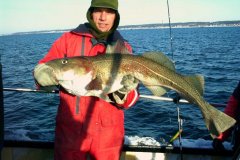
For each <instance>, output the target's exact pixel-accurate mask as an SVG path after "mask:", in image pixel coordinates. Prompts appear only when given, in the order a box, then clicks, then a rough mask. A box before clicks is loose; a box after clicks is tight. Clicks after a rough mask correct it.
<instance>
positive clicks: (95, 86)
mask: <svg viewBox="0 0 240 160" xmlns="http://www.w3.org/2000/svg"><path fill="white" fill-rule="evenodd" d="M101 84H102V80H101V79H100V78H98V77H96V78H94V79H93V80H92V81H91V82H90V83H89V84H88V85H87V86H86V87H85V89H86V90H102V89H103V88H102V85H101Z"/></svg>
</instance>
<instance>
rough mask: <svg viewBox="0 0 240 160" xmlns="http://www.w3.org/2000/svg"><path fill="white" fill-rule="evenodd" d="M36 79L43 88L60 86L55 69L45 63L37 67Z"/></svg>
mask: <svg viewBox="0 0 240 160" xmlns="http://www.w3.org/2000/svg"><path fill="white" fill-rule="evenodd" d="M34 78H35V79H36V81H37V82H38V83H39V84H40V85H41V86H49V85H58V83H57V80H56V74H55V71H54V69H53V68H52V67H50V66H48V65H46V64H44V63H42V64H38V65H37V66H36V67H35V69H34Z"/></svg>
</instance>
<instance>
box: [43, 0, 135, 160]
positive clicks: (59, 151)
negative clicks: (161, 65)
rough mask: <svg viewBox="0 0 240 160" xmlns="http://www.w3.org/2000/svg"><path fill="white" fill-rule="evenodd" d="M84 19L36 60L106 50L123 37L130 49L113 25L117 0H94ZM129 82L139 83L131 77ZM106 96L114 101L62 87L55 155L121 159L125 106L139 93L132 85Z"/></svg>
mask: <svg viewBox="0 0 240 160" xmlns="http://www.w3.org/2000/svg"><path fill="white" fill-rule="evenodd" d="M87 19H88V22H89V23H85V24H81V25H79V26H78V27H77V28H76V29H74V30H72V31H70V32H67V33H64V34H63V35H62V36H61V37H60V38H59V39H58V40H56V42H55V43H54V44H53V46H52V47H51V48H50V50H49V52H48V53H47V55H46V56H45V57H44V58H43V59H42V60H40V61H39V63H44V62H47V61H50V60H53V59H57V58H64V57H74V56H95V55H99V54H105V52H106V49H107V48H108V46H111V45H114V44H116V42H117V41H121V42H123V44H124V45H125V47H126V48H127V49H128V50H129V51H130V52H131V46H130V45H129V44H128V43H127V42H125V40H124V39H123V37H122V36H121V35H120V33H119V32H118V31H117V30H116V29H117V27H118V25H119V21H120V15H119V13H118V1H117V0H92V2H91V6H90V8H89V9H88V11H87ZM131 80H132V81H131ZM128 82H129V83H130V84H129V85H133V86H137V84H136V83H137V82H136V81H135V80H134V78H133V79H132V78H130V79H129V81H128ZM133 88H135V87H133ZM108 96H109V98H110V99H111V100H112V101H113V103H109V102H106V101H104V100H103V99H100V98H97V97H85V96H82V97H78V96H74V95H71V94H69V93H67V92H66V91H64V90H63V89H62V88H60V104H59V107H58V113H57V116H56V129H55V154H54V157H55V159H56V160H73V159H74V160H75V159H79V160H84V159H87V157H88V158H91V159H98V160H117V159H119V157H120V154H121V148H122V146H123V142H124V112H123V109H127V108H129V107H131V106H132V105H133V104H134V103H135V102H136V100H137V99H138V96H139V95H138V92H137V91H136V89H133V90H131V91H129V92H125V91H124V89H123V90H119V91H116V92H114V93H112V94H110V95H108Z"/></svg>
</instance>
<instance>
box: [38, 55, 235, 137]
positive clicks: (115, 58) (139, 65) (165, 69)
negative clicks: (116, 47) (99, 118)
mask: <svg viewBox="0 0 240 160" xmlns="http://www.w3.org/2000/svg"><path fill="white" fill-rule="evenodd" d="M129 75H131V76H133V77H134V78H135V79H137V80H138V81H139V82H141V83H142V84H143V85H144V86H145V87H146V88H148V89H149V90H150V91H151V92H152V93H153V94H154V95H155V96H161V95H163V94H164V93H165V92H166V91H167V90H168V89H172V90H175V91H176V92H178V93H179V94H180V95H181V96H183V97H184V98H185V99H186V100H188V101H189V102H190V103H192V104H195V105H197V106H199V108H200V110H201V113H202V116H203V118H204V120H205V124H206V127H207V128H208V130H209V132H210V134H211V135H212V136H215V135H216V136H218V135H219V134H220V133H222V132H224V131H225V130H227V129H228V128H230V127H231V126H233V125H234V123H235V120H234V119H233V118H231V117H230V116H228V115H226V114H225V113H223V112H221V111H219V110H217V109H216V108H214V107H213V106H211V105H210V104H209V103H208V102H206V101H205V100H204V99H203V97H202V95H203V85H204V84H203V83H204V82H203V81H204V80H203V78H202V77H201V76H200V75H196V76H183V75H181V74H179V73H177V72H176V71H175V67H174V64H173V63H172V61H171V60H170V59H168V58H167V56H165V55H164V54H162V53H145V54H143V55H130V54H104V55H98V56H93V57H84V56H81V57H72V58H63V59H56V60H52V61H49V62H47V63H43V64H38V65H37V66H36V67H35V69H34V77H35V80H36V81H37V83H39V85H41V86H43V87H47V86H54V85H60V86H61V87H63V88H64V89H65V90H66V91H68V92H69V93H71V94H73V95H78V96H97V97H100V98H103V99H105V100H107V98H106V96H105V95H107V94H109V93H112V92H114V91H117V90H119V89H121V88H122V87H124V85H123V84H122V80H123V78H124V77H126V76H129Z"/></svg>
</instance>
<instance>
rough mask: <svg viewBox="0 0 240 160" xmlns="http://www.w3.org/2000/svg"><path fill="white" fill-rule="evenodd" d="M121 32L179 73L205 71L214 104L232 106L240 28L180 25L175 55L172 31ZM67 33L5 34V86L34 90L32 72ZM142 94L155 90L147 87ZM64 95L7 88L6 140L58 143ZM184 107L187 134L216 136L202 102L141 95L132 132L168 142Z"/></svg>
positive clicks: (128, 122) (1, 48) (130, 117)
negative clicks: (209, 128) (209, 127)
mask: <svg viewBox="0 0 240 160" xmlns="http://www.w3.org/2000/svg"><path fill="white" fill-rule="evenodd" d="M120 32H121V33H122V35H123V36H124V37H125V39H127V40H128V41H129V43H130V44H131V45H132V47H133V50H134V54H142V53H144V52H147V51H162V52H163V53H165V54H166V55H168V56H169V57H170V58H171V59H172V60H174V62H175V65H176V69H177V71H178V72H179V73H181V74H202V75H203V76H204V77H205V93H204V98H205V99H206V100H207V101H208V102H210V103H222V104H226V102H227V100H228V98H229V96H230V95H231V93H232V91H233V89H234V88H235V86H236V85H237V83H238V81H239V80H240V74H239V73H240V65H239V63H240V41H239V39H240V28H239V27H233V28H231V27H228V28H223V27H221V28H214V27H211V28H174V29H172V38H173V41H172V42H173V43H172V44H173V54H172V52H171V48H170V37H169V29H138V30H121V31H120ZM61 34H62V33H45V34H23V35H7V36H1V37H0V54H1V63H2V65H3V85H4V87H5V88H32V89H34V88H35V84H34V80H33V77H32V70H33V68H34V66H35V65H36V64H37V62H38V60H40V59H41V58H42V57H43V56H44V55H45V54H46V53H47V51H48V49H49V47H50V46H51V44H52V43H53V42H54V41H55V40H56V39H57V38H58V37H60V36H61ZM140 93H141V94H150V92H149V91H148V90H146V89H145V88H144V87H142V86H141V87H140ZM166 96H171V95H170V94H169V95H166ZM58 99H59V97H58V95H57V94H43V93H32V92H11V91H5V92H4V107H5V117H4V120H5V139H24V140H44V141H53V139H54V125H55V115H56V110H57V106H58ZM178 107H179V109H180V116H181V118H182V119H183V124H182V125H183V126H182V127H183V133H182V137H183V138H189V139H198V138H203V139H210V136H209V132H208V131H207V129H206V127H205V124H204V121H203V118H202V115H201V112H200V109H199V108H198V107H197V106H195V105H191V104H178V105H177V104H174V103H173V102H164V101H159V100H150V99H140V100H139V101H138V102H137V104H136V105H135V106H134V107H132V108H131V109H129V110H126V111H125V129H126V135H127V136H139V137H152V138H154V139H155V140H157V141H162V139H165V140H166V141H168V140H169V139H170V138H171V136H173V135H174V134H175V133H176V131H177V130H178V120H177V108H178ZM218 109H219V110H223V109H224V108H223V107H219V108H218Z"/></svg>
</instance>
